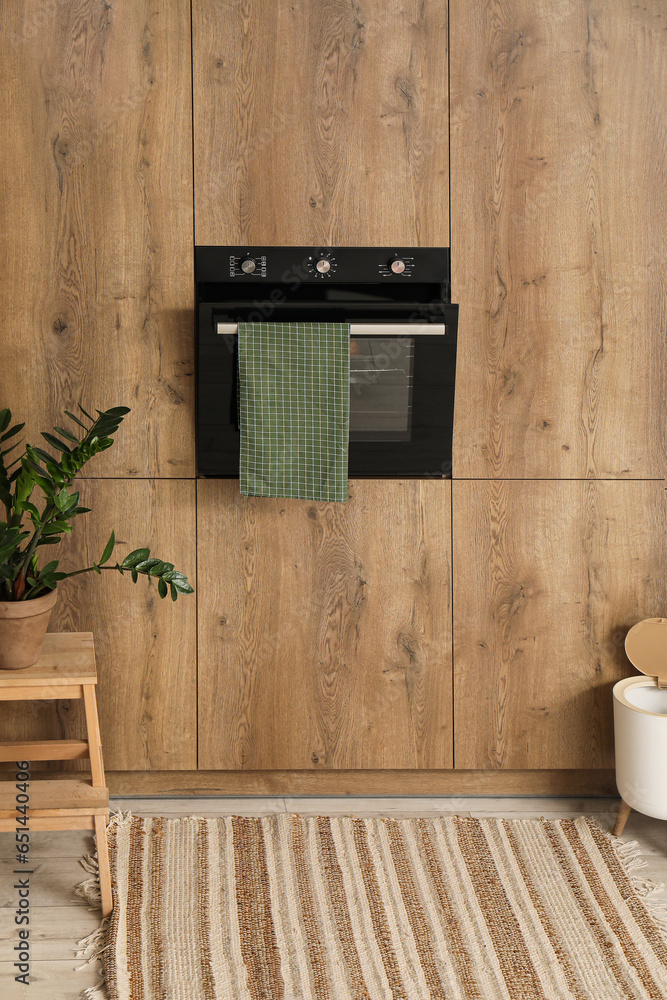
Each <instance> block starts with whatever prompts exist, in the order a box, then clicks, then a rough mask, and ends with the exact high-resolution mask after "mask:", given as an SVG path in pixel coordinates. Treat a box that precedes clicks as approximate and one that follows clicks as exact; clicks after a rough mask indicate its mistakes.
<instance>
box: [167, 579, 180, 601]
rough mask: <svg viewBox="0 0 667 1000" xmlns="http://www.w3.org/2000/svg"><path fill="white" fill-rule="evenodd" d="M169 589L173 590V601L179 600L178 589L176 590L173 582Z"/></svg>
mask: <svg viewBox="0 0 667 1000" xmlns="http://www.w3.org/2000/svg"><path fill="white" fill-rule="evenodd" d="M169 590H170V591H171V599H172V601H175V600H177V598H178V591H177V590H176V587H175V586H174V585H173V583H170V584H169Z"/></svg>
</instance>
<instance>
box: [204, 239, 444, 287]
mask: <svg viewBox="0 0 667 1000" xmlns="http://www.w3.org/2000/svg"><path fill="white" fill-rule="evenodd" d="M195 275H196V280H197V281H198V282H228V281H233V282H234V283H235V284H236V283H237V282H243V283H252V282H258V281H260V282H261V281H270V282H280V283H283V284H287V285H289V284H290V283H293V282H297V283H299V284H300V283H301V282H311V281H312V282H318V283H323V282H341V283H343V282H344V283H345V284H346V285H349V284H368V283H369V282H374V283H380V284H383V283H385V282H390V283H392V284H393V283H398V282H405V281H418V282H423V283H426V282H428V283H431V282H446V283H448V282H449V280H450V257H449V248H448V247H409V248H408V247H384V248H383V247H259V246H247V247H211V246H206V247H202V246H199V247H195Z"/></svg>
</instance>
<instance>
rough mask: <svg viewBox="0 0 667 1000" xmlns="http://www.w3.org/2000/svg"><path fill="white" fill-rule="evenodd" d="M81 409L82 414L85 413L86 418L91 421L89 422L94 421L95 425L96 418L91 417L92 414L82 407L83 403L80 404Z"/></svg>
mask: <svg viewBox="0 0 667 1000" xmlns="http://www.w3.org/2000/svg"><path fill="white" fill-rule="evenodd" d="M79 409H80V410H81V412H82V413H83V415H84V417H88V419H89V420H92V421H93V423H95V417H91V415H90V413H86V411H85V410H84V408H83V406H82V405H81V403H79Z"/></svg>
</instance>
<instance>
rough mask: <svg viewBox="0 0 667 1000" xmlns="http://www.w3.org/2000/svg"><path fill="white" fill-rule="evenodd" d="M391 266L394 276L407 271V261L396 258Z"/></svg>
mask: <svg viewBox="0 0 667 1000" xmlns="http://www.w3.org/2000/svg"><path fill="white" fill-rule="evenodd" d="M389 266H390V268H391V269H392V271H393V272H394V274H403V271H405V261H404V260H401V259H400V257H396V258H394V260H392V261H391V263H390V265H389Z"/></svg>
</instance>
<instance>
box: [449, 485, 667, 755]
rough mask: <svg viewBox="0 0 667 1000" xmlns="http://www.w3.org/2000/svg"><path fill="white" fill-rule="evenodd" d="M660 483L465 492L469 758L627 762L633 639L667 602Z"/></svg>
mask: <svg viewBox="0 0 667 1000" xmlns="http://www.w3.org/2000/svg"><path fill="white" fill-rule="evenodd" d="M666 536H667V505H666V501H665V487H664V484H663V483H659V482H633V483H628V482H626V483H619V482H615V483H610V482H518V481H515V482H497V481H486V482H479V481H478V482H475V481H468V482H455V483H454V484H453V538H454V555H453V575H454V596H453V602H454V690H455V707H454V717H455V734H456V744H455V762H456V766H457V767H460V768H577V767H580V768H595V767H602V768H604V767H612V766H613V721H612V695H611V689H612V686H613V683H614V682H615V681H617V680H619V679H620V678H621V677H625V676H627V675H629V674H631V673H633V669H632V667H631V666H630V664H629V662H628V660H627V659H626V657H625V653H624V648H623V643H624V640H625V635H626V633H627V631H628V629H629V628H630V627H631V626H632V625H633V624H634V623H635V622H637V621H640V620H641V619H642V618H648V617H653V616H659V615H663V614H664V612H665V607H666V606H667V578H666V577H665V562H666V560H665V556H666V555H667V551H666V549H667V543H666V542H665V538H666Z"/></svg>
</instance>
